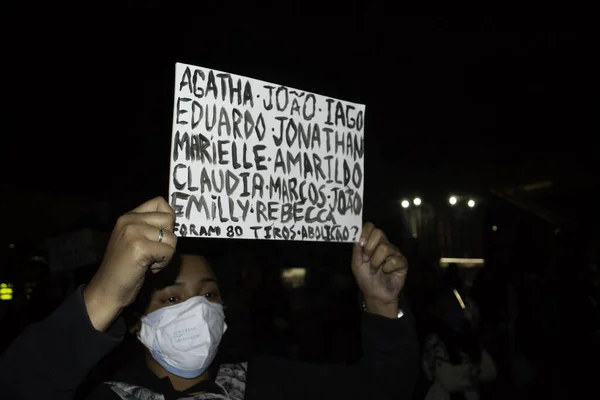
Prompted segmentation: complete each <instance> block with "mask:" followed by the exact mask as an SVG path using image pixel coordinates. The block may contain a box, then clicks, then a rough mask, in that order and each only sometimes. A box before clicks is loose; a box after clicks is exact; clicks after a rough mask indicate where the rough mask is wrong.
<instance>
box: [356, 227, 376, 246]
mask: <svg viewBox="0 0 600 400" xmlns="http://www.w3.org/2000/svg"><path fill="white" fill-rule="evenodd" d="M373 229H375V225H373V224H372V223H370V222H367V223H365V224H364V225H363V229H362V232H361V234H360V239H359V240H358V243H359V244H360V245H361V247H364V246H365V244H367V239H368V238H369V235H370V234H371V232H372V231H373Z"/></svg>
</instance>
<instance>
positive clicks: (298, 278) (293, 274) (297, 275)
mask: <svg viewBox="0 0 600 400" xmlns="http://www.w3.org/2000/svg"><path fill="white" fill-rule="evenodd" d="M281 278H282V280H283V281H284V282H285V283H286V284H288V285H290V286H291V287H293V288H298V287H300V286H302V285H304V280H305V279H306V268H285V269H284V270H283V271H282V272H281Z"/></svg>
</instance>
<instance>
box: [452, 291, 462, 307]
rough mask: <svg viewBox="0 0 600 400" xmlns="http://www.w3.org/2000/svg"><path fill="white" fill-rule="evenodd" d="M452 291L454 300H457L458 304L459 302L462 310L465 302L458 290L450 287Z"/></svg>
mask: <svg viewBox="0 0 600 400" xmlns="http://www.w3.org/2000/svg"><path fill="white" fill-rule="evenodd" d="M452 292H454V297H456V300H458V304H460V308H462V309H463V310H464V309H465V302H464V301H463V299H462V297H460V294H459V293H458V291H457V290H456V289H452Z"/></svg>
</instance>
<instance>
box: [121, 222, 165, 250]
mask: <svg viewBox="0 0 600 400" xmlns="http://www.w3.org/2000/svg"><path fill="white" fill-rule="evenodd" d="M124 235H125V236H126V237H130V238H139V237H142V238H144V239H145V240H147V241H148V242H156V243H162V244H165V245H167V246H169V247H171V248H173V249H175V247H176V246H177V236H175V234H174V233H173V232H171V231H168V230H166V229H163V233H162V240H161V241H160V242H159V238H160V228H159V227H156V226H152V225H148V224H131V225H127V226H126V227H125V231H124ZM134 240H135V239H134Z"/></svg>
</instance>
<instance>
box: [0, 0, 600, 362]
mask: <svg viewBox="0 0 600 400" xmlns="http://www.w3.org/2000/svg"><path fill="white" fill-rule="evenodd" d="M246 8H248V9H246ZM249 8H250V7H249V6H243V7H242V8H238V9H237V11H238V12H239V13H236V14H235V15H233V14H232V13H231V12H230V10H228V9H227V8H225V7H224V6H223V7H212V8H210V10H209V11H210V12H206V11H201V10H192V9H182V10H178V11H174V10H172V11H164V10H158V9H157V8H153V7H146V8H144V9H137V10H131V9H129V10H125V9H122V10H112V11H82V12H79V13H73V12H72V11H71V10H63V11H49V10H37V11H23V10H21V11H8V12H4V13H3V15H2V16H1V17H0V30H1V31H0V32H1V33H0V36H1V39H0V40H1V43H2V46H1V49H2V59H1V61H0V66H1V70H0V71H1V73H0V79H1V82H2V83H1V92H0V93H1V96H2V97H3V99H4V101H3V102H2V104H3V105H2V108H1V111H0V113H1V115H2V118H1V119H0V129H1V132H2V139H3V143H2V145H1V149H2V176H1V181H0V188H1V189H0V190H1V192H2V201H1V202H0V204H2V210H3V211H2V212H3V219H4V223H3V227H2V229H0V242H1V246H2V248H3V249H2V252H4V253H5V252H7V250H6V249H7V247H8V244H9V243H11V244H14V243H16V244H17V245H18V246H19V245H20V244H21V243H22V244H23V246H25V247H26V248H27V249H36V250H35V251H42V250H40V249H41V248H43V246H42V245H41V243H45V240H46V239H48V238H51V237H53V236H55V235H58V234H61V233H65V232H69V231H72V230H75V229H79V228H82V227H86V226H93V227H94V228H95V229H98V230H99V231H103V232H105V233H106V232H108V231H109V230H110V226H111V225H112V223H113V221H114V219H115V218H116V216H118V215H119V214H121V213H123V212H124V211H126V210H128V209H131V208H133V207H135V206H136V205H137V204H139V203H140V202H142V201H144V200H146V199H148V198H151V197H154V196H158V195H162V196H165V197H166V196H167V195H168V193H167V191H168V173H169V151H170V135H171V123H172V107H173V92H174V82H173V81H174V65H175V62H177V61H180V62H185V63H189V64H195V65H200V66H204V67H209V68H215V69H218V70H221V71H227V72H231V73H235V74H239V75H244V76H249V77H253V78H256V79H261V80H265V81H269V82H275V83H278V84H283V85H287V86H292V87H298V88H301V89H304V90H308V91H312V92H316V93H320V94H323V95H327V96H332V97H337V98H341V99H344V100H349V101H353V102H358V103H364V104H366V106H367V125H366V134H365V141H366V144H365V146H366V160H365V174H366V178H365V194H364V199H365V209H364V216H365V220H373V221H375V222H376V223H378V224H379V225H381V226H382V227H384V228H385V229H386V231H388V233H389V236H390V237H391V238H393V239H394V240H395V241H396V242H397V243H399V244H400V246H401V248H402V249H403V251H404V252H405V253H407V256H409V259H410V260H411V261H412V260H415V261H414V265H413V264H412V263H411V266H414V268H415V269H417V268H418V267H419V266H420V265H421V264H420V263H421V262H423V263H431V262H434V261H435V262H437V261H438V259H439V257H440V255H441V256H449V257H465V256H476V257H482V258H485V259H486V267H484V269H485V268H488V264H489V267H490V269H491V268H494V269H493V270H494V271H496V272H497V271H498V268H499V266H503V267H505V268H506V269H505V270H504V271H505V273H501V275H504V276H507V275H510V274H512V273H515V271H516V273H517V274H519V273H520V272H519V271H521V270H522V271H532V272H535V273H537V274H543V273H544V272H545V271H546V270H547V269H551V270H552V271H554V273H558V274H559V275H562V274H564V275H573V276H575V275H577V274H578V273H579V272H578V271H579V269H577V268H578V266H579V265H582V263H583V261H582V260H583V259H584V255H585V254H589V253H590V251H591V252H592V253H593V254H597V253H594V252H595V251H597V250H595V249H596V246H597V245H596V244H594V243H597V238H598V233H597V228H598V222H599V221H598V216H599V215H598V211H597V204H598V187H599V183H600V182H599V179H598V174H597V170H598V164H599V161H598V157H597V155H596V154H597V149H598V146H597V145H596V134H597V131H598V124H597V118H595V116H596V115H595V112H596V110H595V107H594V108H593V106H596V105H597V93H596V89H595V88H597V83H598V78H597V71H598V69H597V64H596V63H595V58H596V55H595V53H596V52H597V51H595V46H594V45H593V44H590V42H591V41H592V38H593V37H594V36H595V33H594V31H595V30H596V29H595V27H594V25H593V24H592V23H591V22H590V21H588V16H589V15H590V14H589V13H588V12H587V11H585V10H580V11H578V12H577V13H570V12H564V13H561V14H556V15H555V16H553V17H549V16H544V15H539V14H532V15H524V14H520V13H519V14H517V13H515V14H513V15H511V16H510V17H507V16H500V15H496V16H490V15H488V16H472V15H461V16H395V15H391V14H390V13H389V12H385V11H386V10H385V9H384V8H383V7H380V6H379V5H378V3H377V2H372V3H369V5H359V6H356V5H353V6H347V7H346V8H345V11H348V12H352V13H351V14H349V15H347V16H322V17H315V16H312V17H302V18H300V17H292V15H293V14H294V11H295V10H293V9H292V7H291V6H290V9H286V8H285V7H283V6H281V7H280V8H281V9H279V10H278V11H282V12H284V14H287V16H286V17H270V16H268V15H266V14H264V15H263V16H262V17H260V18H259V17H256V18H252V17H248V16H244V12H246V11H249ZM540 183H541V184H540ZM533 184H539V185H538V186H539V188H538V189H535V188H534V189H532V188H531V187H529V186H528V185H533ZM451 194H458V195H461V196H463V197H465V198H466V197H472V198H476V199H477V202H478V207H480V208H479V209H478V210H476V212H474V213H473V216H472V217H470V218H471V220H469V219H468V218H466V219H465V218H462V219H461V218H458V217H457V218H455V217H453V216H451V215H450V214H448V213H449V212H450V211H448V207H447V205H448V203H447V198H448V196H449V195H451ZM415 196H419V197H421V198H422V199H423V203H424V204H423V205H424V207H423V210H428V211H427V213H425V211H424V213H425V214H427V215H426V216H424V217H423V218H425V219H426V221H424V222H423V224H422V225H421V226H420V227H419V228H418V230H419V238H418V239H416V238H413V237H412V233H414V232H413V231H414V229H413V230H411V228H410V227H409V226H408V225H409V223H408V222H407V221H408V219H407V214H406V213H405V212H404V211H403V210H402V208H401V207H400V204H399V202H400V201H401V200H403V199H405V198H406V199H409V200H412V198H413V197H415ZM411 210H412V208H411ZM440 220H444V221H454V222H450V223H449V225H450V228H448V229H450V230H451V231H452V232H454V236H455V237H456V238H458V237H463V238H464V237H466V238H467V239H464V241H463V242H461V243H463V244H461V245H455V246H454V247H450V248H440V245H439V243H440V240H438V239H437V236H436V235H437V233H436V232H437V229H438V227H439V221H440ZM457 221H462V222H457ZM434 226H435V228H434ZM446 226H448V225H446ZM492 226H497V227H498V229H497V232H496V231H492ZM421 237H423V238H424V239H423V240H422V241H420V240H421ZM461 240H462V239H461ZM458 241H459V239H456V240H455V242H458ZM565 243H566V244H565ZM235 245H236V244H230V243H227V244H223V246H228V248H231V247H232V246H235ZM239 246H241V247H244V248H248V247H250V246H251V245H250V244H248V243H239ZM260 246H264V247H260ZM332 246H333V247H334V249H335V251H333V252H332V253H333V255H331V254H330V255H329V258H328V259H327V260H329V261H327V262H326V263H325V265H322V266H321V267H322V269H323V270H324V271H328V269H335V270H341V269H343V268H345V266H346V264H344V262H343V261H345V258H344V257H346V256H347V254H346V253H344V255H343V256H340V257H341V258H338V257H337V255H338V254H341V252H342V251H343V252H347V251H348V250H349V247H347V245H333V244H319V243H318V244H314V243H311V244H306V243H291V244H290V243H288V244H283V243H268V244H267V243H263V244H260V245H259V248H260V249H263V250H264V251H265V252H266V251H270V250H268V249H275V250H276V251H277V252H279V253H278V254H280V256H279V259H278V260H279V262H280V263H281V264H282V265H281V266H283V267H289V266H299V267H304V266H308V265H307V264H311V263H314V262H315V259H319V257H321V256H320V255H322V254H324V253H329V249H331V248H332ZM335 246H338V247H335ZM457 246H458V247H457ZM442 247H443V246H442ZM306 248H309V249H310V251H309V252H304V250H303V249H306ZM590 249H592V250H590ZM28 251H29V250H28ZM7 254H8V253H7ZM299 254H304V256H302V257H300V258H298V255H299ZM3 257H4V259H10V256H4V255H3ZM7 257H8V258H7ZM596 257H597V256H596ZM592 258H594V256H592ZM340 260H341V261H340ZM565 260H568V261H565ZM596 262H597V261H596ZM338 264H340V265H341V266H340V265H338ZM7 265H8V264H7ZM281 266H280V267H281ZM1 271H2V270H1V269H0V272H1ZM411 271H412V270H411ZM415 274H417V272H415ZM496 276H497V275H494V277H496ZM494 279H495V278H494ZM569 304H570V303H569ZM565 307H567V309H568V306H565ZM561 339H564V338H561ZM563 343H566V342H563ZM574 351H575V350H574ZM532 357H533V356H532ZM315 358H318V355H315Z"/></svg>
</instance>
